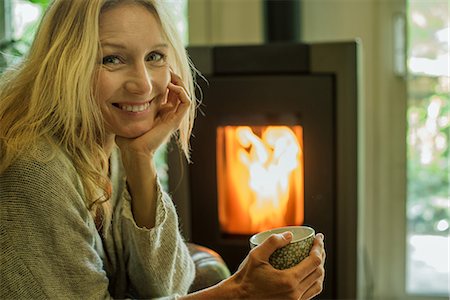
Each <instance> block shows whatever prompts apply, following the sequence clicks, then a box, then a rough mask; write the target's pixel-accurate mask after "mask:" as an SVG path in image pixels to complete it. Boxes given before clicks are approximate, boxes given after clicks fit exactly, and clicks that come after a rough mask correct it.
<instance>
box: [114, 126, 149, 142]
mask: <svg viewBox="0 0 450 300" xmlns="http://www.w3.org/2000/svg"><path fill="white" fill-rule="evenodd" d="M148 131H149V129H147V128H146V129H142V128H141V129H135V130H127V131H120V132H116V135H117V136H120V137H123V138H127V139H135V138H138V137H140V136H143V135H144V134H145V133H147V132H148Z"/></svg>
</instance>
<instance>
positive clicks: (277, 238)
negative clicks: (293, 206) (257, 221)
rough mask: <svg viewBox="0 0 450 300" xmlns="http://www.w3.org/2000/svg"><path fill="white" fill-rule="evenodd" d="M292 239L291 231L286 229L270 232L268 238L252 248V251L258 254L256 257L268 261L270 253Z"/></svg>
mask: <svg viewBox="0 0 450 300" xmlns="http://www.w3.org/2000/svg"><path fill="white" fill-rule="evenodd" d="M291 240H292V233H291V232H289V231H286V232H284V233H281V234H272V235H271V236H270V237H269V238H267V239H266V240H265V241H264V242H263V243H261V245H259V246H258V247H256V248H255V249H254V252H255V253H256V252H257V254H258V257H259V258H261V259H262V260H264V261H269V257H270V255H272V253H273V252H274V251H275V250H277V249H279V248H281V247H284V246H286V245H287V244H289V243H290V241H291Z"/></svg>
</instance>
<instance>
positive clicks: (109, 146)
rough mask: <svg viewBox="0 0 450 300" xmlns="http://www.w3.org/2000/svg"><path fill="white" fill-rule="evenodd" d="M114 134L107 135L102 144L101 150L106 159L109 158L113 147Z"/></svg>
mask: <svg viewBox="0 0 450 300" xmlns="http://www.w3.org/2000/svg"><path fill="white" fill-rule="evenodd" d="M115 138H116V135H115V134H108V135H107V136H106V139H105V142H104V143H103V150H105V153H106V155H107V156H108V157H110V156H111V153H112V150H113V148H114V145H115Z"/></svg>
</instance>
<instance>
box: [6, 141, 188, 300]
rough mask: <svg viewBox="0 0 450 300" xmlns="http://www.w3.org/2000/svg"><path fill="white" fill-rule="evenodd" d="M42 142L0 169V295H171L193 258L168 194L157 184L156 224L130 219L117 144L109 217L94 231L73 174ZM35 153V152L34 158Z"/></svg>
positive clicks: (179, 290) (181, 285)
mask: <svg viewBox="0 0 450 300" xmlns="http://www.w3.org/2000/svg"><path fill="white" fill-rule="evenodd" d="M49 153H50V147H49V146H48V145H45V144H41V145H40V146H39V150H38V151H37V152H36V154H35V155H34V156H33V158H32V157H31V156H30V155H28V156H23V157H21V158H20V159H19V160H18V161H17V162H15V163H14V164H13V165H12V166H10V167H9V168H8V169H7V170H6V171H5V172H4V173H3V174H0V299H21V298H22V299H23V298H28V299H44V298H45V299H104V298H111V297H113V298H127V297H132V298H158V297H168V298H169V299H170V298H176V297H177V295H182V294H185V293H186V292H187V290H188V288H189V286H190V284H191V282H192V280H193V277H194V265H193V262H192V260H191V258H190V255H189V252H188V250H187V248H186V245H185V244H184V241H183V239H182V237H181V235H180V233H179V230H178V222H177V216H176V212H175V208H174V206H173V204H172V201H171V200H170V198H169V197H168V195H167V194H165V193H163V192H162V191H161V188H160V187H159V186H158V189H159V190H158V194H159V196H158V204H157V216H156V218H157V220H156V226H155V227H154V228H153V229H151V230H147V229H143V228H139V227H138V226H137V225H136V223H135V222H134V219H133V215H132V212H131V206H130V195H129V193H128V192H127V189H126V184H125V177H124V175H123V174H124V172H123V167H122V165H121V162H120V154H119V153H118V150H117V151H116V152H114V153H113V156H112V157H111V166H110V167H111V174H112V175H111V181H112V184H113V194H112V199H111V200H110V201H112V205H113V210H114V213H113V219H112V224H111V226H110V227H109V230H108V232H106V233H105V234H104V237H101V236H100V235H99V234H98V232H97V229H96V227H95V223H94V220H93V218H92V217H91V215H90V214H89V212H88V210H87V208H86V206H85V201H84V199H83V197H84V192H83V189H82V186H81V182H80V178H79V176H78V174H77V172H76V170H75V169H74V166H73V165H72V163H71V161H70V159H69V158H68V157H67V156H66V155H65V154H64V153H63V152H62V151H59V152H57V154H56V156H54V157H51V158H50V159H49ZM36 157H37V159H36Z"/></svg>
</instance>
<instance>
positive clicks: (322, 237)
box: [317, 233, 325, 240]
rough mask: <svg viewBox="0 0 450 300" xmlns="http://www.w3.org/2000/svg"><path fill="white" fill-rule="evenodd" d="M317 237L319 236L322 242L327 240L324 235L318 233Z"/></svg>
mask: <svg viewBox="0 0 450 300" xmlns="http://www.w3.org/2000/svg"><path fill="white" fill-rule="evenodd" d="M317 236H318V237H320V238H321V239H322V240H324V239H325V237H324V236H323V234H322V233H318V234H317Z"/></svg>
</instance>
